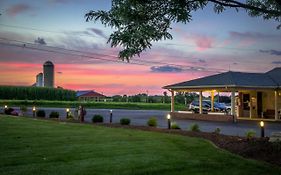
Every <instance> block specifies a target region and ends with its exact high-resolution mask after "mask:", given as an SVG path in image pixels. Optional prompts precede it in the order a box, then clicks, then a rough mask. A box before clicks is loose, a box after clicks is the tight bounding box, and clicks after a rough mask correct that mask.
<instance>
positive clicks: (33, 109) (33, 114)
mask: <svg viewBox="0 0 281 175" xmlns="http://www.w3.org/2000/svg"><path fill="white" fill-rule="evenodd" d="M35 112H36V107H35V106H33V108H32V116H33V117H35Z"/></svg>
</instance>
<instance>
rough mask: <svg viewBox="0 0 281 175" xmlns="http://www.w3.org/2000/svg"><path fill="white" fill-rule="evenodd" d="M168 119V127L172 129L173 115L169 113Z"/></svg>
mask: <svg viewBox="0 0 281 175" xmlns="http://www.w3.org/2000/svg"><path fill="white" fill-rule="evenodd" d="M167 119H168V129H171V115H170V114H168V115H167Z"/></svg>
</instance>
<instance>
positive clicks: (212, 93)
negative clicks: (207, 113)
mask: <svg viewBox="0 0 281 175" xmlns="http://www.w3.org/2000/svg"><path fill="white" fill-rule="evenodd" d="M211 111H212V112H214V91H211Z"/></svg>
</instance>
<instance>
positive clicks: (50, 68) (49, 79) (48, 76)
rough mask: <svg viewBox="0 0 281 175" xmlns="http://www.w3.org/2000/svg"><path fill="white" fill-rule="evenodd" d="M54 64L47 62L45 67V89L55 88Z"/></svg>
mask: <svg viewBox="0 0 281 175" xmlns="http://www.w3.org/2000/svg"><path fill="white" fill-rule="evenodd" d="M54 67H55V66H54V64H53V63H52V62H51V61H46V62H45V63H44V65H43V74H44V77H43V82H44V87H54V77H55V75H54Z"/></svg>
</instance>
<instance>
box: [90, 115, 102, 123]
mask: <svg viewBox="0 0 281 175" xmlns="http://www.w3.org/2000/svg"><path fill="white" fill-rule="evenodd" d="M92 122H93V123H102V122H103V116H101V115H98V114H96V115H94V116H93V118H92Z"/></svg>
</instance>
